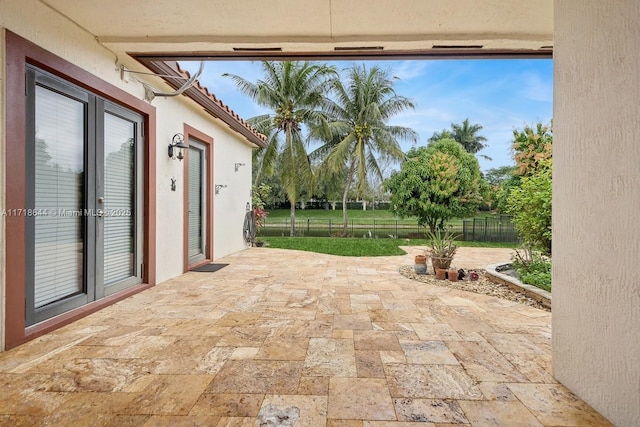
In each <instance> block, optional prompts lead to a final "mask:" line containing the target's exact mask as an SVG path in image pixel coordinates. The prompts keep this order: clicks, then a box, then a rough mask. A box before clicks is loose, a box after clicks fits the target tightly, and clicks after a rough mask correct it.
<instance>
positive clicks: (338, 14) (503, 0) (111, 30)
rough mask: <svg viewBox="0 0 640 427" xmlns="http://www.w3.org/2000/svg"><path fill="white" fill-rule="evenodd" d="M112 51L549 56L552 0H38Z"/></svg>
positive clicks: (179, 56) (208, 55)
mask: <svg viewBox="0 0 640 427" xmlns="http://www.w3.org/2000/svg"><path fill="white" fill-rule="evenodd" d="M40 1H42V2H43V3H45V4H46V5H48V6H49V7H50V8H52V9H55V10H56V11H58V12H59V13H61V14H62V15H65V16H67V17H68V18H69V19H70V20H72V21H73V22H75V23H76V24H77V25H79V26H80V27H82V28H84V29H85V30H87V31H88V32H90V33H91V34H93V35H94V36H95V37H96V39H97V40H98V41H99V42H100V43H102V44H103V45H105V46H106V47H108V48H109V49H110V50H112V51H113V52H115V53H117V54H123V53H128V54H130V55H132V56H134V57H147V58H149V59H152V58H156V57H157V58H165V59H166V58H172V59H187V58H211V59H215V58H218V59H219V58H221V57H240V58H254V57H255V58H258V57H259V58H265V57H273V58H277V57H291V56H307V57H309V56H310V57H320V56H332V57H335V56H344V57H359V58H362V57H368V56H373V55H375V56H380V55H391V56H434V57H458V58H459V57H509V56H511V57H513V56H528V57H550V56H551V53H552V50H553V0H481V1H468V0H447V1H442V0H402V1H398V0H271V1H264V0H242V1H229V0H183V1H175V0H136V1H131V0H109V1H104V0H85V1H83V2H81V3H78V1H77V0H40Z"/></svg>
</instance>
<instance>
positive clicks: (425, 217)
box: [385, 139, 482, 233]
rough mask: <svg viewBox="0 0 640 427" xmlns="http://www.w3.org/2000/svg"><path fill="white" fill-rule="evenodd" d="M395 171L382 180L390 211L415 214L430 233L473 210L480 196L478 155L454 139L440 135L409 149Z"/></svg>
mask: <svg viewBox="0 0 640 427" xmlns="http://www.w3.org/2000/svg"><path fill="white" fill-rule="evenodd" d="M407 157H408V158H409V159H408V160H407V161H406V162H404V163H403V164H402V168H401V169H400V171H398V172H394V173H393V174H392V175H391V177H390V178H389V179H388V180H386V181H385V188H386V189H387V190H389V191H390V192H391V205H392V206H393V207H394V208H393V211H394V212H395V213H397V214H398V215H400V217H402V218H405V217H410V216H416V217H417V218H418V222H419V223H420V225H425V226H428V227H429V230H430V231H431V232H432V233H434V232H435V231H436V230H438V229H440V230H442V229H443V228H444V224H445V222H446V221H449V220H450V219H452V218H464V217H466V216H467V215H472V214H474V213H475V212H476V210H477V208H478V206H479V203H480V202H481V200H482V197H481V194H480V190H481V188H480V181H481V176H480V167H479V166H478V159H476V157H475V156H474V155H473V154H471V153H467V152H466V151H465V150H464V149H463V148H462V147H461V146H460V144H458V143H457V142H456V141H454V140H452V139H441V140H439V141H435V142H432V143H430V144H429V145H428V146H427V147H419V148H418V149H415V150H410V151H409V153H408V154H407Z"/></svg>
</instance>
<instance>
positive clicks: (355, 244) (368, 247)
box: [260, 237, 516, 256]
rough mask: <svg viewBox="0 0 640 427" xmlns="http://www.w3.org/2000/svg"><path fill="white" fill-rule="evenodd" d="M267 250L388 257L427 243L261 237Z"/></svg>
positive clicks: (477, 244)
mask: <svg viewBox="0 0 640 427" xmlns="http://www.w3.org/2000/svg"><path fill="white" fill-rule="evenodd" d="M260 240H263V241H265V242H267V243H268V244H269V247H270V248H279V249H295V250H299V251H308V252H318V253H321V254H329V255H340V256H390V255H404V254H405V253H406V252H405V251H403V250H402V249H400V248H399V247H398V246H399V245H402V246H409V245H411V246H426V245H427V244H428V242H427V241H426V240H411V241H409V242H407V241H406V240H402V239H357V238H356V239H354V238H341V237H340V238H328V237H261V238H260ZM458 244H459V245H460V246H472V247H486V248H515V247H516V245H515V244H510V243H483V242H458Z"/></svg>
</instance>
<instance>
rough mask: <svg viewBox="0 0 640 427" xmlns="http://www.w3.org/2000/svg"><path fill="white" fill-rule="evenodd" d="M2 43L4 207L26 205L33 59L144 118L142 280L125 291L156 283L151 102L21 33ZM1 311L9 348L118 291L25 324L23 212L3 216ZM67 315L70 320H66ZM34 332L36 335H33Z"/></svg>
mask: <svg viewBox="0 0 640 427" xmlns="http://www.w3.org/2000/svg"><path fill="white" fill-rule="evenodd" d="M4 34H5V42H6V43H5V44H6V70H7V73H6V88H7V92H6V118H7V119H6V127H7V128H6V135H7V141H6V154H7V156H6V187H7V191H6V208H7V209H24V207H25V206H26V185H25V174H26V160H25V141H26V129H25V108H26V104H25V102H26V99H25V95H24V92H25V66H26V64H33V65H35V66H37V67H38V68H41V69H43V70H46V71H48V72H50V73H52V74H54V75H57V76H59V77H61V78H63V79H65V80H67V81H69V82H72V83H74V84H76V85H78V86H80V87H82V88H84V89H86V90H89V91H91V92H93V93H95V94H97V95H100V96H101V97H104V98H106V99H109V100H111V101H113V102H115V103H117V104H120V105H122V106H124V107H126V108H129V109H131V110H134V111H137V112H139V113H140V114H142V115H143V116H144V120H145V159H144V169H145V170H144V177H145V178H144V180H145V191H144V193H145V195H144V204H145V218H144V225H143V227H144V236H145V239H144V261H143V262H144V265H145V268H144V271H143V281H144V283H145V284H144V285H139V286H136V287H134V288H131V289H129V290H127V291H126V292H125V291H123V292H125V293H126V294H127V296H128V295H130V294H132V293H135V292H138V291H140V290H143V289H145V288H146V287H148V286H152V285H154V284H155V281H156V277H155V271H156V249H155V247H156V219H155V218H156V182H155V181H156V166H155V164H156V153H155V151H156V132H155V129H156V110H155V107H153V106H151V105H149V104H147V103H146V102H144V101H142V100H140V99H138V98H136V97H134V96H132V95H131V94H129V93H127V92H125V91H123V90H122V89H120V88H118V87H115V86H113V85H111V84H109V83H107V82H105V81H103V80H100V79H99V78H98V77H96V76H94V75H92V74H91V73H89V72H88V71H85V70H83V69H82V68H80V67H78V66H76V65H74V64H71V63H70V62H68V61H65V60H64V59H62V58H60V57H58V56H56V55H54V54H53V53H51V52H48V51H46V50H44V49H42V48H41V47H39V46H37V45H35V44H33V43H31V42H30V41H28V40H25V39H23V38H22V37H20V36H18V35H16V34H14V33H12V32H10V31H8V30H5V33H4ZM6 229H7V234H6V247H5V253H6V266H7V268H6V317H5V320H6V321H5V348H6V349H9V348H12V347H15V346H17V345H19V344H22V343H24V342H26V341H28V340H29V339H32V338H34V337H35V336H37V334H42V333H44V332H41V331H45V330H46V331H50V330H53V329H55V328H58V327H60V326H62V325H64V324H66V323H69V322H71V321H72V320H75V319H77V318H79V317H81V316H84V315H86V314H87V313H88V311H91V310H93V311H95V310H98V309H100V308H102V307H104V306H106V305H108V304H111V303H113V302H114V301H115V300H118V299H121V298H120V296H121V295H123V293H118V294H116V295H113V296H110V297H108V298H104V299H102V300H100V301H96V302H93V303H91V304H88V305H87V306H85V307H81V308H78V309H76V310H72V311H70V312H68V313H65V314H64V315H61V316H57V317H55V318H52V319H49V320H47V321H46V322H42V323H40V324H38V325H34V326H32V327H30V328H28V330H27V329H25V269H26V265H25V255H26V247H25V229H26V227H25V218H24V217H22V216H14V217H10V216H7V217H6ZM69 319H72V320H69ZM34 334H36V335H34Z"/></svg>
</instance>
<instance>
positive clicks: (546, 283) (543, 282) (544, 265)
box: [512, 249, 551, 292]
mask: <svg viewBox="0 0 640 427" xmlns="http://www.w3.org/2000/svg"><path fill="white" fill-rule="evenodd" d="M523 252H524V253H522V252H520V251H516V256H515V257H514V259H513V262H512V264H513V266H514V267H515V269H516V271H517V272H518V277H519V278H520V281H521V282H522V283H525V284H527V285H532V286H535V287H538V288H540V289H544V290H545V291H549V292H551V260H550V259H549V258H547V257H545V256H543V255H542V254H541V253H540V252H533V251H531V250H529V249H525V250H524V251H523Z"/></svg>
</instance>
